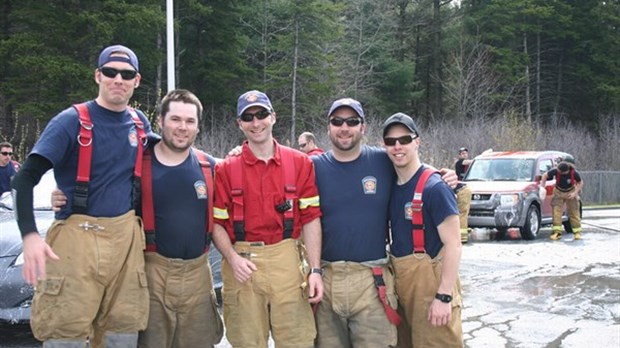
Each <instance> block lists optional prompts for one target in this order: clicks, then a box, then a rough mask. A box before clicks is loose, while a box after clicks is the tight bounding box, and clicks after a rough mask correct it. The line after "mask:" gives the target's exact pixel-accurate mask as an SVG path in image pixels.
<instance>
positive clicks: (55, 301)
mask: <svg viewBox="0 0 620 348" xmlns="http://www.w3.org/2000/svg"><path fill="white" fill-rule="evenodd" d="M140 78H141V77H140V73H139V65H138V58H137V56H136V54H135V53H134V52H133V51H132V50H131V49H129V48H127V47H125V46H121V45H114V46H109V47H107V48H105V49H104V50H103V51H101V54H100V55H99V59H98V61H97V67H96V69H95V71H94V80H95V82H96V83H97V85H98V86H99V94H98V96H97V98H96V99H95V100H92V101H88V102H86V103H83V104H78V105H75V106H74V107H70V108H68V109H66V110H64V111H62V112H61V113H60V114H58V115H57V116H56V117H54V118H53V119H52V120H51V121H50V122H49V123H48V124H47V126H46V127H45V130H44V131H43V133H42V134H41V136H40V138H39V140H38V141H37V143H36V144H35V146H34V148H33V150H32V152H31V153H30V154H29V155H28V158H27V159H26V161H25V162H24V165H23V167H22V169H21V170H20V171H19V172H18V173H17V174H16V175H15V177H14V178H13V181H12V183H11V185H12V186H11V187H12V189H13V190H14V192H15V194H14V198H15V206H16V207H17V210H16V218H17V224H18V226H19V229H20V232H21V233H22V239H23V250H24V251H23V253H24V266H23V275H24V278H25V280H26V281H27V282H28V283H29V284H32V285H34V286H35V294H34V298H33V301H32V310H31V319H30V325H31V327H32V332H33V334H34V336H35V337H36V338H37V339H39V340H41V341H44V343H43V346H44V347H54V348H57V347H84V346H85V345H86V343H87V341H88V340H90V346H91V347H104V346H105V347H136V346H137V341H138V331H140V330H144V329H145V328H146V324H147V319H148V309H149V297H148V290H147V281H146V275H145V271H144V255H143V250H144V248H145V245H144V235H143V233H144V232H143V230H142V225H141V222H140V219H139V218H138V217H137V216H136V214H135V211H134V206H133V203H134V196H133V188H134V187H135V185H136V180H137V179H136V178H135V177H134V172H135V171H139V170H140V169H141V156H142V152H143V147H144V146H145V145H146V141H147V140H146V139H147V137H146V134H147V133H149V132H150V130H151V127H150V124H149V122H148V120H147V118H146V117H145V116H144V114H143V113H142V112H140V111H137V110H133V109H131V108H129V107H128V104H129V100H130V98H131V97H132V95H133V92H134V89H135V88H137V87H138V86H139V85H140ZM79 110H81V111H79ZM89 151H90V152H91V153H90V154H89ZM86 163H90V166H88V165H86ZM51 168H54V176H55V178H56V183H57V184H58V186H59V188H60V190H61V191H62V192H64V193H65V194H66V195H67V198H68V199H67V204H66V205H65V206H64V207H63V208H62V209H60V211H58V212H57V213H56V221H54V223H53V224H52V226H51V227H50V228H49V230H48V231H47V234H46V236H45V240H43V239H42V238H41V236H40V234H39V232H38V230H37V226H36V224H35V220H34V215H33V208H32V199H33V197H32V193H33V188H34V186H35V185H36V184H37V183H38V182H39V180H40V179H41V177H42V176H43V174H44V173H45V172H47V171H48V170H49V169H51Z"/></svg>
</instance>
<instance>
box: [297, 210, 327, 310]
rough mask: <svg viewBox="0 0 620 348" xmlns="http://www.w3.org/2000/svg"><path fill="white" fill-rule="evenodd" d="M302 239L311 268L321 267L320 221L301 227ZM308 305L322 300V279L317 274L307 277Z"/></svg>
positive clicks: (316, 220)
mask: <svg viewBox="0 0 620 348" xmlns="http://www.w3.org/2000/svg"><path fill="white" fill-rule="evenodd" d="M301 233H302V238H303V240H304V244H305V245H306V251H307V252H308V263H309V264H310V267H311V268H320V267H321V238H322V236H321V219H320V218H316V219H314V220H312V221H310V222H308V223H307V224H305V225H303V226H302V227H301ZM308 286H309V295H310V299H309V302H310V303H318V302H320V301H321V299H322V298H323V279H322V278H321V275H320V274H318V273H310V275H309V276H308Z"/></svg>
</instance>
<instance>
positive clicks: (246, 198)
mask: <svg viewBox="0 0 620 348" xmlns="http://www.w3.org/2000/svg"><path fill="white" fill-rule="evenodd" d="M236 121H237V125H238V127H239V129H240V130H241V131H242V132H243V134H244V135H245V137H246V139H247V140H246V141H245V142H244V143H243V146H242V148H241V155H240V156H231V157H228V158H227V159H226V160H224V161H223V162H220V163H219V164H218V165H217V166H216V170H215V177H216V178H217V180H216V183H215V202H214V214H213V216H214V220H215V227H214V232H213V240H214V242H215V245H216V246H217V248H218V249H219V250H220V252H221V253H222V256H223V257H224V259H223V261H222V280H223V281H224V287H223V293H222V297H223V299H224V301H223V302H224V323H225V325H226V337H227V338H228V341H229V342H230V343H231V344H232V345H233V347H261V348H263V347H264V348H266V347H267V339H268V337H269V333H270V332H271V335H272V337H273V339H274V341H275V345H276V347H298V348H304V347H308V348H309V347H312V346H313V344H314V338H315V336H316V327H315V324H314V317H313V315H312V309H311V307H310V303H317V302H319V301H321V298H322V297H323V282H322V279H321V274H322V270H321V268H320V253H321V224H320V221H319V219H320V217H321V211H320V209H319V195H318V190H317V187H316V184H315V175H314V168H313V164H312V161H311V160H310V158H309V157H308V156H306V155H305V154H304V153H302V152H300V151H297V150H294V149H291V148H289V147H286V146H282V145H280V144H278V142H276V140H275V139H274V138H273V135H272V129H273V125H274V124H275V122H276V113H275V112H274V110H273V107H272V105H271V101H270V100H269V98H268V97H267V95H266V94H265V93H263V92H260V91H255V90H254V91H248V92H246V93H244V94H242V95H241V96H240V97H239V99H238V101H237V120H236ZM300 237H302V238H303V241H304V244H305V247H306V248H307V264H305V262H306V261H305V260H304V259H305V257H304V255H303V254H304V252H303V248H304V247H303V245H302V243H301V242H300ZM306 266H309V267H306Z"/></svg>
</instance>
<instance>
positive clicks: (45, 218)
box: [0, 210, 54, 257]
mask: <svg viewBox="0 0 620 348" xmlns="http://www.w3.org/2000/svg"><path fill="white" fill-rule="evenodd" d="M34 216H35V221H36V222H37V228H38V229H39V232H40V233H41V236H45V233H46V232H47V229H48V228H49V226H50V225H51V224H52V222H53V221H54V212H53V211H51V210H43V211H35V212H34ZM0 231H2V233H0V257H7V256H17V255H19V254H20V253H21V252H22V237H21V234H20V233H19V228H18V227H17V222H16V221H15V216H14V215H13V212H12V211H1V212H0Z"/></svg>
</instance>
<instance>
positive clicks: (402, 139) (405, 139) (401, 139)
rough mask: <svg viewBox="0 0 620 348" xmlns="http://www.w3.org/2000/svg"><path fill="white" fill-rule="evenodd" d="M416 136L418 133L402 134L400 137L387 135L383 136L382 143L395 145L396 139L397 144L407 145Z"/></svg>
mask: <svg viewBox="0 0 620 348" xmlns="http://www.w3.org/2000/svg"><path fill="white" fill-rule="evenodd" d="M417 138H418V135H417V134H416V135H410V134H409V135H403V136H402V137H398V138H389V137H385V138H383V143H384V144H385V146H394V145H396V142H397V141H398V143H399V144H401V145H407V144H411V142H412V141H414V140H415V139H417Z"/></svg>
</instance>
